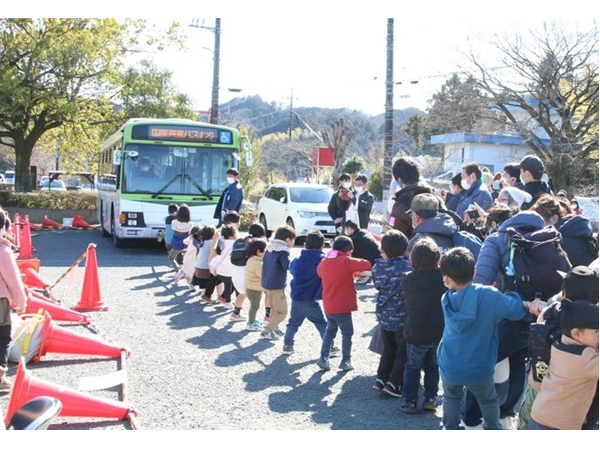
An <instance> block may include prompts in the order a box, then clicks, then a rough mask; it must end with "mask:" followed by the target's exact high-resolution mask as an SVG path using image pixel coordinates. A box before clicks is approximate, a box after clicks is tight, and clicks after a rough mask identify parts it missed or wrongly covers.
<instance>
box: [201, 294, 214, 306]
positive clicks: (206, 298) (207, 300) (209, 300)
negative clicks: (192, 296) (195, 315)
mask: <svg viewBox="0 0 600 450" xmlns="http://www.w3.org/2000/svg"><path fill="white" fill-rule="evenodd" d="M200 301H201V302H202V303H206V304H207V305H212V304H213V303H216V300H213V299H212V298H210V297H209V296H208V295H204V294H202V295H201V296H200Z"/></svg>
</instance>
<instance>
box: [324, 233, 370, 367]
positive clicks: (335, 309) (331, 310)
mask: <svg viewBox="0 0 600 450" xmlns="http://www.w3.org/2000/svg"><path fill="white" fill-rule="evenodd" d="M353 249H354V248H353V246H352V240H351V239H350V238H349V237H348V236H338V237H337V238H335V240H334V241H333V249H332V250H331V251H330V252H329V253H328V254H327V256H326V257H325V258H323V259H322V260H321V262H320V263H319V265H318V266H317V274H318V275H319V276H320V277H321V280H322V283H323V309H324V310H325V315H326V317H327V328H326V329H325V336H324V337H323V343H322V345H321V357H320V358H319V361H317V366H319V368H320V369H322V370H331V366H330V365H329V352H330V349H331V345H332V344H333V340H334V339H335V336H336V335H337V331H338V328H339V329H340V330H341V332H342V362H341V363H340V366H339V368H340V369H342V370H343V371H348V370H352V369H354V367H352V363H351V361H350V359H351V358H350V356H351V352H352V335H353V334H354V326H353V324H352V311H357V310H358V298H357V295H356V288H355V287H354V274H355V273H357V272H358V275H359V276H363V277H364V276H371V273H370V271H371V263H370V262H369V261H367V260H366V259H358V258H352V256H351V255H352V250H353Z"/></svg>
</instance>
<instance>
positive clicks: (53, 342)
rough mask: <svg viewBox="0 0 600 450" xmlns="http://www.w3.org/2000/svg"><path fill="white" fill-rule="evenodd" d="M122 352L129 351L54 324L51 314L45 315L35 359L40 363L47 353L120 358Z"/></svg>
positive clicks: (127, 352) (93, 336)
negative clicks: (40, 342)
mask: <svg viewBox="0 0 600 450" xmlns="http://www.w3.org/2000/svg"><path fill="white" fill-rule="evenodd" d="M121 352H126V354H127V356H129V351H128V350H127V349H125V348H123V347H121V346H120V345H118V344H114V343H111V342H108V341H106V340H104V339H102V338H100V337H99V336H97V335H94V334H80V333H75V332H73V331H70V330H68V329H66V328H64V327H60V326H58V325H56V324H55V323H54V320H52V318H51V317H50V315H49V313H45V322H44V333H43V336H42V344H41V345H40V350H39V352H38V354H37V355H36V356H35V357H34V358H33V359H34V361H36V362H39V360H40V358H42V357H43V356H45V355H46V353H66V354H69V355H95V356H109V357H111V358H120V357H121Z"/></svg>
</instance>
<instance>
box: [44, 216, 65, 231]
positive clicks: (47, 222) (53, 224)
mask: <svg viewBox="0 0 600 450" xmlns="http://www.w3.org/2000/svg"><path fill="white" fill-rule="evenodd" d="M42 226H43V227H49V228H62V227H63V226H62V225H61V224H60V223H58V222H55V221H54V220H50V219H48V216H44V220H42Z"/></svg>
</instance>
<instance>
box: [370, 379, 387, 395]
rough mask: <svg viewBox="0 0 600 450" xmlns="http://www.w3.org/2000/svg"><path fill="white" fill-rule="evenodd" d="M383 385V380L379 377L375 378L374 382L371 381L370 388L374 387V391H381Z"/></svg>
mask: <svg viewBox="0 0 600 450" xmlns="http://www.w3.org/2000/svg"><path fill="white" fill-rule="evenodd" d="M384 386H385V383H384V382H383V380H382V379H381V378H377V379H376V380H375V383H373V386H372V388H373V389H375V390H376V391H379V392H381V391H383V387H384Z"/></svg>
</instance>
